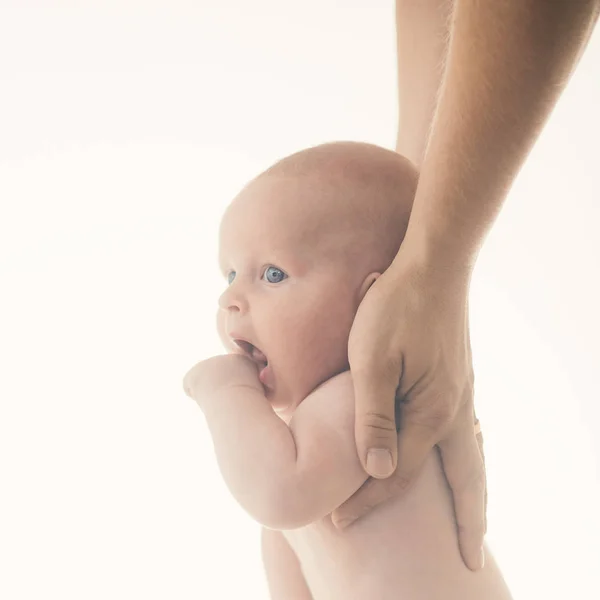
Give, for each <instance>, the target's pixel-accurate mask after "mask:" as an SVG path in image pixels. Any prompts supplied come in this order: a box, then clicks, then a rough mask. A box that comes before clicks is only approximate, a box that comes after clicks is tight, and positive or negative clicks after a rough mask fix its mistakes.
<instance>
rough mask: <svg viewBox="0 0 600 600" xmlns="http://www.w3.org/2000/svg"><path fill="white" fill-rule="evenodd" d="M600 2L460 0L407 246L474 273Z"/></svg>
mask: <svg viewBox="0 0 600 600" xmlns="http://www.w3.org/2000/svg"><path fill="white" fill-rule="evenodd" d="M599 6H600V2H599V1H598V0H577V1H573V0H552V1H548V0H511V1H509V0H502V1H487V2H481V1H476V0H456V3H455V8H454V13H453V20H452V26H451V39H450V43H449V47H448V55H447V62H446V70H445V74H444V78H443V82H442V86H441V90H440V97H439V102H438V105H437V109H436V113H435V116H434V119H433V124H432V130H431V135H430V138H429V144H428V147H427V150H426V154H425V158H424V161H423V164H422V167H421V175H420V180H419V185H418V188H417V192H416V196H415V202H414V207H413V211H412V215H411V219H410V223H409V227H408V232H407V236H406V240H405V244H403V247H409V248H412V250H413V252H415V253H416V254H417V255H418V256H419V257H420V258H421V259H423V260H424V261H425V262H426V264H431V265H439V266H440V268H444V267H452V268H451V269H449V271H454V270H456V268H460V269H464V270H465V271H470V270H471V269H472V266H473V265H474V262H475V259H476V256H477V253H478V251H479V248H480V246H481V243H482V242H483V239H484V237H485V235H486V233H487V231H488V230H489V228H490V227H491V225H492V223H493V222H494V220H495V218H496V216H497V214H498V211H499V210H500V207H501V205H502V202H503V201H504V198H505V197H506V194H507V192H508V190H509V188H510V186H511V184H512V182H513V180H514V178H515V176H516V174H517V173H518V171H519V169H520V167H521V165H522V164H523V162H524V160H525V157H526V156H527V154H528V152H529V151H530V149H531V147H532V146H533V143H534V142H535V140H536V139H537V137H538V135H539V133H540V131H541V129H542V127H543V125H544V123H545V121H546V119H547V118H548V116H549V114H550V112H551V110H552V109H553V107H554V106H555V104H556V102H557V100H558V98H559V96H560V94H561V92H562V91H563V89H564V87H565V85H566V83H567V81H568V79H569V77H570V75H571V73H572V71H573V69H574V67H575V65H576V63H577V60H578V59H579V56H580V54H581V52H582V50H583V49H584V47H585V46H586V44H587V41H588V40H589V37H590V34H591V31H592V29H593V25H594V23H595V22H596V20H597V16H598V9H599Z"/></svg>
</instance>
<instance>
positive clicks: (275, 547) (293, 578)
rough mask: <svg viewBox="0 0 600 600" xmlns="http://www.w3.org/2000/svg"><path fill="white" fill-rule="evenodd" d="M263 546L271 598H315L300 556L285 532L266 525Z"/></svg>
mask: <svg viewBox="0 0 600 600" xmlns="http://www.w3.org/2000/svg"><path fill="white" fill-rule="evenodd" d="M261 548H262V559H263V563H264V565H265V572H266V575H267V583H268V585H269V593H270V597H271V600H313V597H312V594H311V593H310V590H309V589H308V585H307V584H306V580H305V579H304V575H303V574H302V569H301V567H300V562H299V561H298V557H297V556H296V553H295V552H294V551H293V550H292V548H291V547H290V545H289V544H288V542H287V540H286V539H285V537H284V536H283V533H282V532H281V531H275V530H274V529H267V528H266V527H264V528H263V530H262V539H261Z"/></svg>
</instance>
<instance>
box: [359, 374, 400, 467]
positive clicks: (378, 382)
mask: <svg viewBox="0 0 600 600" xmlns="http://www.w3.org/2000/svg"><path fill="white" fill-rule="evenodd" d="M352 377H353V382H354V398H355V407H356V409H355V416H354V433H355V437H356V449H357V451H358V456H359V458H360V462H361V463H362V466H363V468H364V469H365V471H366V472H367V473H368V474H369V475H370V476H371V477H375V478H377V479H385V478H387V477H389V476H390V475H391V474H392V473H393V472H394V470H395V469H396V464H397V461H398V431H397V429H396V390H397V388H398V382H399V380H400V377H399V373H396V374H395V375H392V374H391V373H389V372H388V373H386V374H383V373H381V371H375V370H361V371H360V372H356V373H353V375H352Z"/></svg>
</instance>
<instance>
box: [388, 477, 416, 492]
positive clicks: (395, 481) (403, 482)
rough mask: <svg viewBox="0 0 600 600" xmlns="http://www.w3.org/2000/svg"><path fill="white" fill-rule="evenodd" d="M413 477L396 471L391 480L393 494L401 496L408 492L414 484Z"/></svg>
mask: <svg viewBox="0 0 600 600" xmlns="http://www.w3.org/2000/svg"><path fill="white" fill-rule="evenodd" d="M412 481H413V480H412V477H410V476H409V475H405V474H402V473H396V474H395V475H394V477H393V478H392V480H391V481H390V491H391V496H399V495H401V494H403V493H404V492H406V490H408V488H409V487H410V486H411V484H412Z"/></svg>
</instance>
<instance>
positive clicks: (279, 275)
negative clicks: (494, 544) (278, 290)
mask: <svg viewBox="0 0 600 600" xmlns="http://www.w3.org/2000/svg"><path fill="white" fill-rule="evenodd" d="M265 276H266V278H267V281H268V282H269V283H281V282H282V281H283V280H284V279H286V278H287V275H286V274H285V273H284V272H283V271H282V270H281V269H278V268H277V267H267V270H266V271H265ZM270 276H271V277H273V278H274V279H275V281H273V280H272V279H271V277H270Z"/></svg>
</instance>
